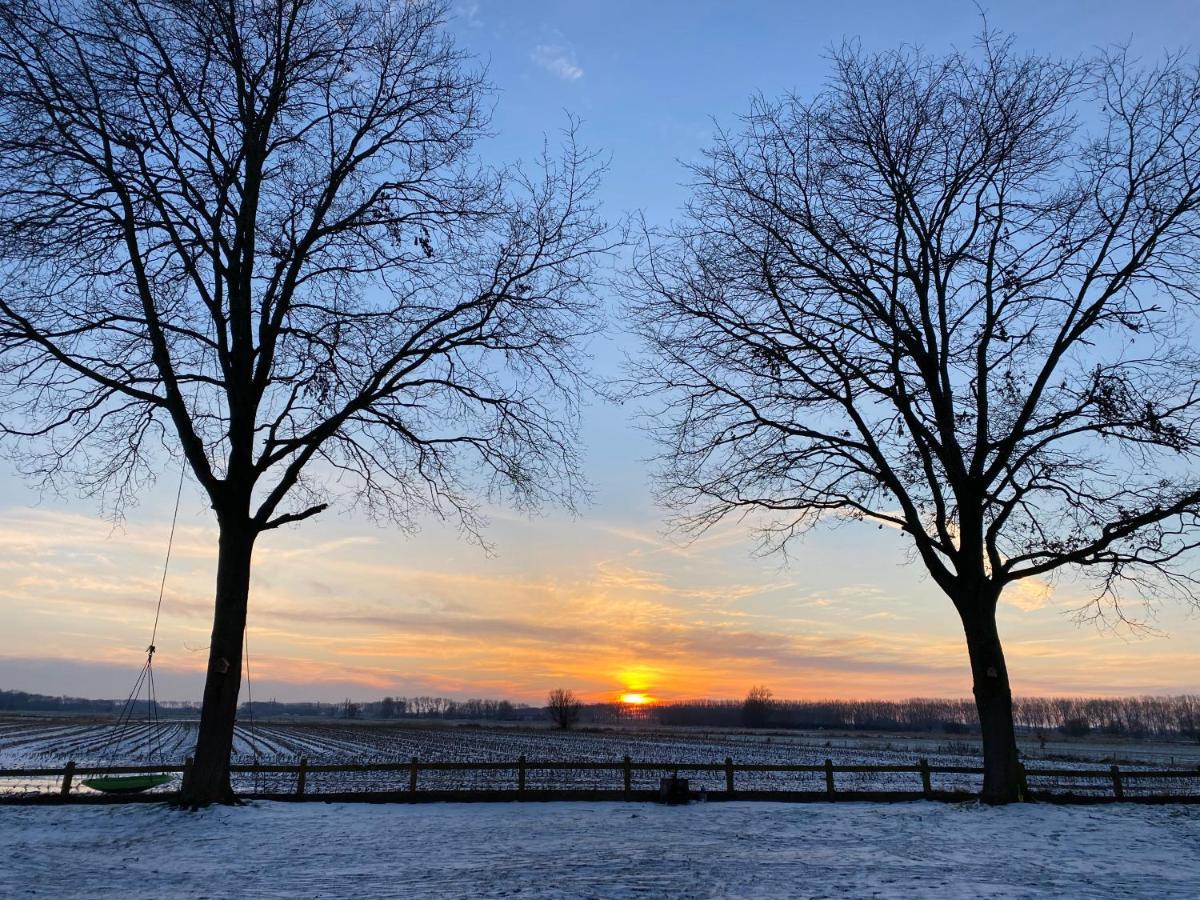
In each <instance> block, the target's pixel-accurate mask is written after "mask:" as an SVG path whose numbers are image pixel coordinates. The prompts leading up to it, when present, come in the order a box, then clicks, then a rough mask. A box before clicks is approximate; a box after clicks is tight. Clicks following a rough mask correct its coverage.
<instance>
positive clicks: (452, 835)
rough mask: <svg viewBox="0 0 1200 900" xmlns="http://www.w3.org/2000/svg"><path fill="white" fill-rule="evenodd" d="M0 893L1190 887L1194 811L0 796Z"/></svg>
mask: <svg viewBox="0 0 1200 900" xmlns="http://www.w3.org/2000/svg"><path fill="white" fill-rule="evenodd" d="M0 846H2V847H4V851H5V856H6V859H5V861H4V865H2V866H0V896H4V897H12V896H25V895H30V894H38V895H46V896H53V897H67V896H69V897H74V896H86V897H108V896H120V897H206V896H208V897H229V896H239V897H296V896H304V897H310V896H320V897H326V896H328V897H399V896H402V897H432V896H437V897H443V896H452V897H509V896H514V895H519V896H522V897H526V896H530V897H538V896H552V897H633V896H639V897H642V896H651V897H658V896H666V897H832V896H836V897H842V896H849V897H876V896H882V897H892V896H898V897H939V898H940V897H1043V896H1046V897H1050V896H1057V897H1155V898H1164V897H1187V898H1195V897H1197V895H1198V893H1200V887H1198V886H1200V807H1196V806H1192V807H1187V806H1158V807H1146V806H1132V805H1111V806H1101V807H1060V806H1045V805H1026V806H1019V807H1018V806H1014V807H1008V808H1004V809H988V808H984V807H980V806H978V805H975V804H960V805H940V804H933V803H911V804H897V805H868V804H836V805H834V804H799V805H792V804H776V803H729V804H723V803H708V804H692V805H690V806H687V807H661V806H655V805H650V804H622V803H553V804H494V805H492V804H430V805H418V806H403V805H390V806H389V805H379V806H373V805H366V804H316V803H308V804H284V803H255V804H252V805H249V806H246V807H241V808H219V809H210V810H205V811H202V812H198V813H184V812H178V811H173V810H170V809H167V808H164V807H159V806H157V805H149V804H129V805H124V806H106V807H0Z"/></svg>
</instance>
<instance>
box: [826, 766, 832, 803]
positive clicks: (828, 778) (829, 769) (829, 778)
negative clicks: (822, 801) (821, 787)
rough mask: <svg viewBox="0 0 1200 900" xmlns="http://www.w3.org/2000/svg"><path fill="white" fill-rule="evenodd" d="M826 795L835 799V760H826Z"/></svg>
mask: <svg viewBox="0 0 1200 900" xmlns="http://www.w3.org/2000/svg"><path fill="white" fill-rule="evenodd" d="M825 795H826V796H827V797H829V799H830V800H832V799H833V760H832V759H827V760H825Z"/></svg>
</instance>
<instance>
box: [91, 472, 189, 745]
mask: <svg viewBox="0 0 1200 900" xmlns="http://www.w3.org/2000/svg"><path fill="white" fill-rule="evenodd" d="M186 473H187V460H186V459H185V460H184V461H183V464H182V465H181V466H180V468H179V485H178V486H177V487H176V489H175V510H174V512H173V513H172V514H171V532H170V535H169V536H168V537H167V553H166V557H165V558H164V559H163V571H162V579H161V580H160V582H159V585H158V602H157V604H156V605H155V608H154V626H153V628H152V629H151V631H150V645H149V646H148V647H147V648H146V661H145V662H144V663H143V664H142V669H141V671H140V672H138V676H137V678H136V679H135V680H134V683H133V689H132V690H131V691H130V692H129V696H128V697H126V698H125V702H124V703H123V704H122V705H121V711H120V713H118V714H117V721H116V722H115V723H114V724H113V729H112V732H111V733H110V734H109V736H108V740H107V741H105V742H104V744H103V745H101V747H100V753H99V756H100V759H101V761H102V762H103V763H105V764H108V763H110V762H111V761H112V759H113V757H114V756H115V755H116V754H117V753H119V752H120V751H121V745H122V744H123V743H124V737H125V736H126V734H127V733H130V732H131V729H132V728H133V715H134V712H135V710H136V709H137V702H138V700H139V699H140V697H141V695H142V690H143V688H144V689H145V690H146V725H145V728H146V762H147V763H153V762H154V758H155V756H157V757H158V764H159V766H164V765H166V759H165V757H164V756H163V752H162V737H161V734H160V731H161V727H160V722H159V717H158V699H157V693H156V691H155V686H154V651H155V646H154V642H155V640H156V639H157V638H158V620H159V618H160V616H161V615H162V605H163V597H164V595H165V594H166V588H167V573H168V571H169V570H170V566H171V551H172V549H173V548H174V546H175V527H176V524H177V523H178V521H179V506H180V502H181V500H182V497H183V482H184V477H185V475H186Z"/></svg>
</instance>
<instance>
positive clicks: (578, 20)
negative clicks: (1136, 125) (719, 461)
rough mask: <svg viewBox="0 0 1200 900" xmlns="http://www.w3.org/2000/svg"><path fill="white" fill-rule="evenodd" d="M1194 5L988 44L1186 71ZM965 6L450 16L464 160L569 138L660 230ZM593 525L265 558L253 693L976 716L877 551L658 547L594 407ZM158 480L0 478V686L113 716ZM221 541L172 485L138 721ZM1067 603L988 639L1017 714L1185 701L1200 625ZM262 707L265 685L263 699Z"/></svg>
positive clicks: (898, 546) (139, 617)
mask: <svg viewBox="0 0 1200 900" xmlns="http://www.w3.org/2000/svg"><path fill="white" fill-rule="evenodd" d="M1195 13H1196V7H1195V5H1194V4H1189V3H1182V2H1161V3H1155V4H1151V5H1148V6H1143V7H1136V6H1135V5H1133V4H1119V3H1102V2H1092V3H1083V2H1073V3H1066V2H1039V3H1024V2H1022V3H1006V4H996V5H993V6H990V7H988V15H989V21H990V23H991V25H992V26H993V27H995V28H998V29H1001V30H1005V31H1010V32H1012V33H1014V34H1015V35H1016V37H1017V40H1018V45H1019V46H1020V47H1021V48H1023V49H1029V50H1035V51H1039V52H1046V53H1053V54H1063V55H1075V54H1078V53H1086V52H1088V51H1089V50H1090V49H1092V48H1093V47H1096V46H1098V45H1106V44H1111V43H1114V42H1123V41H1127V40H1130V41H1132V45H1133V48H1134V50H1135V52H1138V53H1141V54H1142V55H1144V56H1153V55H1155V54H1157V53H1159V52H1161V50H1162V49H1163V48H1164V47H1171V48H1174V47H1178V46H1181V45H1191V46H1193V47H1200V33H1198V32H1200V26H1198V25H1197V17H1196V14H1195ZM979 25H980V18H979V11H978V9H977V8H976V7H975V6H974V5H973V4H970V3H965V2H955V3H952V2H923V3H875V2H872V3H844V4H828V3H820V4H818V3H803V2H795V3H765V2H744V3H732V2H728V3H720V2H692V3H684V2H641V3H631V2H603V3H601V2H594V3H584V2H557V3H553V2H500V0H492V2H487V0H481V2H465V3H460V4H458V5H457V6H456V7H455V18H454V20H453V21H452V23H451V27H452V28H453V30H454V32H455V34H456V37H457V39H458V40H459V42H460V44H461V45H462V46H463V47H464V48H465V49H467V50H468V51H470V52H472V53H475V54H477V55H478V56H479V57H481V58H482V59H484V60H485V61H486V62H487V64H488V66H489V70H490V77H491V80H492V81H493V83H494V84H495V85H496V87H497V94H496V103H497V106H496V111H495V116H494V119H493V127H494V130H495V132H496V135H495V137H494V139H492V140H490V141H489V142H488V143H487V144H486V146H485V147H483V148H481V149H482V151H483V154H484V157H485V159H487V160H489V161H493V162H497V163H499V162H503V161H509V160H514V159H520V158H525V159H528V158H530V157H532V156H533V155H535V154H536V153H537V151H538V150H539V149H540V146H541V143H542V140H543V136H544V135H546V134H547V133H549V134H550V135H551V137H553V134H554V132H555V131H556V130H557V129H559V128H561V127H562V126H563V125H565V124H566V122H567V117H568V115H575V116H577V117H578V118H579V119H581V120H582V123H583V124H582V130H581V138H582V140H583V142H584V143H586V144H588V145H589V146H591V147H593V148H595V149H598V150H601V151H603V152H604V153H606V154H607V155H608V157H609V158H610V169H609V173H608V176H607V178H606V179H605V183H604V188H603V193H602V200H603V203H604V211H605V215H606V217H607V218H608V219H609V220H610V221H613V222H617V221H619V220H620V219H621V218H622V217H623V216H624V215H626V214H629V213H633V212H635V211H639V210H640V211H642V212H643V213H644V215H645V216H646V218H647V219H648V220H649V222H650V223H652V224H655V223H665V222H666V221H668V220H669V219H670V218H671V217H672V216H673V215H675V214H676V212H677V211H678V209H679V208H680V206H681V204H682V203H683V202H684V201H685V199H686V196H687V189H686V186H685V185H684V182H685V181H686V177H687V176H686V173H685V171H684V170H683V169H682V168H681V166H680V161H681V160H689V159H695V158H696V157H697V155H698V153H699V151H700V149H701V148H702V147H703V146H704V145H705V143H706V142H707V141H708V139H709V136H710V135H711V133H712V130H713V121H714V119H715V120H716V121H717V122H720V123H726V124H729V123H732V122H733V121H734V119H735V117H736V115H737V114H738V113H739V112H740V111H742V110H744V109H746V107H747V103H748V98H749V97H750V96H751V95H752V94H753V93H755V92H757V91H761V92H762V93H764V94H765V95H768V96H775V95H779V94H780V93H783V92H786V91H794V92H796V93H798V94H801V95H811V94H812V93H813V92H815V91H817V90H819V89H820V87H821V84H822V82H823V79H824V78H825V76H826V74H827V71H828V69H827V65H826V62H825V59H824V54H825V51H826V50H827V49H828V48H829V47H831V46H833V45H836V44H838V43H840V42H841V41H842V40H843V39H847V38H858V39H861V41H862V43H863V45H864V46H865V47H867V48H869V49H882V48H886V47H892V46H896V45H897V44H899V43H903V42H907V43H916V44H921V45H923V46H925V47H926V48H928V49H929V50H931V51H934V52H940V51H944V50H947V49H950V48H952V47H969V46H970V45H971V44H972V42H973V39H974V35H975V34H976V32H977V31H978V28H979ZM595 349H596V354H597V360H596V368H597V371H598V372H599V373H600V375H601V377H615V376H616V374H617V368H618V367H617V361H618V360H619V358H620V355H621V353H622V351H624V350H626V349H629V342H628V340H627V339H626V338H625V337H624V336H623V335H622V333H621V331H620V326H619V323H614V325H613V327H612V329H611V330H610V333H609V334H608V335H606V336H605V337H604V338H602V339H601V340H600V341H598V343H597V345H596V348H595ZM584 437H585V441H586V444H587V457H586V458H587V464H586V465H587V469H586V470H587V475H588V477H589V478H590V480H591V482H592V484H593V486H594V488H595V502H594V503H593V505H592V506H591V507H589V508H587V509H585V510H584V511H583V515H582V516H581V517H580V518H579V519H574V520H573V519H571V518H570V517H568V516H566V515H564V514H561V513H556V512H551V513H550V514H548V515H547V516H546V517H544V518H540V519H536V520H532V521H530V520H526V519H522V518H519V517H513V516H509V515H507V514H505V513H504V512H503V511H497V512H496V515H495V516H494V521H493V527H492V529H491V531H490V533H489V536H490V538H491V539H492V540H493V541H494V542H495V544H496V550H497V553H496V555H495V556H494V557H488V556H485V555H484V554H482V553H481V552H480V551H479V550H478V549H477V548H474V547H471V546H466V545H463V544H461V543H458V542H457V541H456V540H455V536H454V534H453V531H452V530H450V529H447V528H445V527H444V526H442V525H440V524H439V523H437V522H429V523H427V527H426V528H425V529H424V530H423V531H422V533H421V534H420V535H418V536H416V537H414V538H406V537H404V536H402V535H399V534H397V533H394V532H390V531H387V530H381V529H378V528H376V527H375V526H373V525H371V524H370V523H368V522H366V521H365V520H364V519H362V518H361V517H357V516H355V515H353V514H347V513H344V512H340V513H337V512H335V513H331V514H327V515H326V516H324V517H322V518H320V519H318V520H315V521H313V522H311V523H306V524H305V525H304V526H303V527H301V528H297V529H294V530H290V531H286V532H284V533H281V534H277V535H276V534H272V535H270V536H269V537H268V538H267V539H266V540H264V541H263V542H262V544H260V551H259V555H258V568H257V572H256V576H255V582H254V587H253V591H252V597H251V614H250V628H251V631H250V646H251V653H252V659H253V660H254V664H255V667H256V668H255V677H256V695H259V694H260V693H261V694H262V695H263V696H268V695H272V694H273V695H275V696H279V697H315V698H321V699H337V698H339V697H341V696H345V695H347V694H350V695H354V696H359V697H373V696H379V695H382V694H385V693H394V694H418V693H444V694H451V695H455V696H499V695H505V696H510V697H514V698H517V699H524V700H530V701H536V700H538V699H539V698H540V697H542V696H544V694H545V691H546V690H547V689H548V688H550V687H555V686H560V685H561V686H566V687H574V688H576V689H577V690H580V691H582V692H583V693H585V694H586V695H587V696H589V697H594V698H604V697H611V696H615V694H616V693H617V692H620V691H621V690H627V689H630V690H647V691H649V692H651V693H652V694H655V695H656V696H664V697H677V696H694V695H699V694H703V695H708V696H741V695H742V694H744V693H745V691H746V689H747V688H748V687H749V686H750V685H751V684H754V683H767V684H769V685H770V686H772V687H773V688H774V689H775V692H776V694H777V695H779V696H797V697H800V696H805V697H815V696H831V695H842V696H858V697H866V696H891V697H897V696H908V695H917V694H924V695H935V694H936V695H943V696H966V695H969V692H970V685H969V678H968V671H967V667H966V660H965V648H964V647H963V644H962V639H961V634H960V631H959V626H958V624H957V621H956V619H955V617H954V614H953V611H952V610H951V607H950V605H949V603H948V601H946V600H945V599H944V598H943V597H941V596H939V594H938V592H937V590H936V588H935V587H934V586H933V585H932V584H931V583H930V582H929V581H928V580H927V579H925V578H924V577H923V576H922V573H921V571H920V569H919V567H917V566H913V565H907V564H906V555H905V553H904V544H903V542H902V540H901V538H900V536H899V535H897V534H895V533H893V532H890V531H888V532H879V531H877V530H875V529H874V528H871V527H869V526H867V527H857V526H844V527H842V528H839V529H836V530H832V531H822V532H819V533H817V534H814V535H812V536H810V537H809V538H807V539H806V540H805V541H804V542H803V543H802V544H800V545H798V546H797V548H796V550H795V553H794V555H793V557H792V559H791V561H790V563H789V564H787V565H784V564H783V562H782V561H781V560H779V559H761V558H756V557H754V556H753V555H752V550H753V542H752V540H751V537H750V536H749V535H748V534H746V533H745V532H744V531H742V530H740V529H739V528H737V527H735V526H730V527H727V528H722V529H719V530H718V531H717V532H716V533H714V534H713V535H711V536H709V537H708V538H706V539H705V540H704V541H702V542H701V543H700V544H698V545H697V546H694V547H691V548H683V547H679V546H677V545H675V544H674V543H672V542H671V541H670V540H669V539H666V538H664V537H663V536H662V535H661V515H660V512H659V511H658V510H657V509H655V508H654V506H653V504H652V503H651V500H650V492H649V483H648V475H647V467H646V465H645V463H644V462H643V459H644V458H645V457H646V456H647V455H648V454H649V453H650V452H651V447H650V446H649V444H648V443H647V441H646V440H645V438H644V437H643V436H642V435H641V434H640V433H639V432H638V431H637V430H636V429H635V428H634V427H633V426H632V424H631V423H630V420H629V410H628V409H626V408H622V407H615V406H609V405H606V404H603V403H600V402H596V403H594V404H593V405H592V406H591V407H590V408H589V409H588V411H587V418H586V422H585V433H584ZM173 486H174V476H173V475H171V476H169V477H164V479H163V480H162V484H161V485H160V486H159V488H158V489H156V490H155V491H152V492H150V493H148V494H147V496H146V497H145V498H144V501H143V502H142V503H141V504H140V505H139V506H138V507H137V508H136V509H134V510H132V511H131V513H130V515H129V518H128V521H127V522H126V523H125V524H124V526H123V527H121V528H118V529H115V530H114V529H113V528H111V527H110V526H109V525H108V524H106V523H105V522H104V521H103V520H101V519H100V518H99V517H98V516H97V514H96V510H95V508H94V506H93V505H92V504H91V503H89V502H87V501H80V500H75V499H72V498H58V497H47V498H44V499H43V500H41V501H39V498H38V496H37V495H36V494H35V493H34V492H33V491H32V490H30V489H29V488H28V487H27V486H26V485H24V484H23V483H22V482H20V481H19V480H18V479H17V478H15V476H13V475H12V474H11V470H8V469H5V470H4V472H3V474H2V475H0V490H2V491H3V502H2V503H0V687H11V688H22V689H27V690H42V691H47V692H51V693H58V692H66V693H73V694H84V695H91V696H98V695H116V694H119V693H122V691H123V690H124V689H125V687H126V686H127V684H128V683H129V681H130V679H131V678H132V675H133V674H134V673H135V672H136V669H137V666H138V664H139V662H138V658H139V656H140V654H141V652H142V648H143V647H144V643H145V635H144V632H148V630H149V624H150V621H151V619H152V616H153V601H154V595H155V593H156V588H157V578H158V574H159V573H158V571H157V567H158V566H159V565H160V560H161V553H162V550H163V545H164V543H165V540H166V534H167V529H168V526H169V518H170V509H169V501H170V500H171V499H173V490H171V489H172V488H173ZM214 550H215V532H214V530H213V523H212V521H211V516H210V513H209V511H208V510H207V509H206V506H205V504H204V503H203V501H202V499H201V498H200V497H199V495H198V494H197V493H196V492H195V491H194V490H193V489H192V488H191V486H190V485H189V487H188V489H187V490H185V493H184V507H183V510H182V512H181V543H180V546H179V547H178V548H177V554H176V557H175V562H174V565H173V569H172V573H171V580H170V582H169V585H168V593H167V604H166V609H165V611H164V619H163V624H162V626H161V627H160V640H159V646H160V653H159V657H158V665H159V668H160V673H161V674H160V676H159V684H160V694H161V695H162V696H170V697H179V698H187V697H195V696H198V694H199V690H200V670H201V667H202V657H203V653H202V652H201V651H202V648H203V647H204V646H205V644H206V643H207V639H206V634H207V630H208V627H209V621H210V619H209V616H210V610H211V581H212V570H213V553H214ZM1082 599H1083V598H1082V596H1081V595H1080V594H1079V593H1078V592H1077V591H1076V590H1075V589H1074V588H1073V586H1072V585H1070V584H1069V583H1060V584H1058V585H1054V586H1048V587H1043V586H1039V585H1034V586H1029V587H1028V588H1027V589H1025V590H1023V591H1021V592H1018V593H1016V594H1014V595H1013V596H1011V597H1010V598H1009V599H1008V600H1007V601H1006V602H1005V605H1004V608H1003V610H1002V613H1001V627H1002V631H1003V634H1004V637H1005V639H1006V641H1007V645H1008V650H1009V656H1010V668H1011V672H1012V676H1013V682H1014V688H1015V690H1016V691H1017V692H1018V693H1021V692H1025V693H1041V694H1045V693H1091V694H1106V693H1107V694H1113V693H1141V692H1146V693H1163V692H1178V691H1184V690H1191V691H1194V690H1195V689H1196V687H1197V685H1198V684H1200V653H1198V652H1197V647H1200V620H1198V619H1197V618H1196V617H1195V616H1194V615H1188V614H1186V613H1185V611H1183V610H1181V609H1178V608H1165V609H1163V610H1162V611H1161V612H1160V614H1159V617H1158V619H1157V620H1156V625H1157V626H1158V628H1159V630H1160V632H1161V635H1160V636H1154V637H1136V636H1131V635H1127V634H1112V633H1108V632H1104V631H1099V630H1097V629H1095V628H1092V627H1090V626H1085V627H1079V626H1076V625H1075V624H1074V623H1073V621H1072V619H1071V616H1070V610H1071V608H1072V607H1074V606H1076V605H1078V603H1079V602H1081V601H1082ZM259 680H260V681H261V687H260V686H259Z"/></svg>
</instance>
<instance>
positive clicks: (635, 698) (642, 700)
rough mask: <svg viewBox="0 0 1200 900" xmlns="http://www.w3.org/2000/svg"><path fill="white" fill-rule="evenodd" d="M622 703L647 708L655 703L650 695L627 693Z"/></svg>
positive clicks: (622, 698) (623, 696)
mask: <svg viewBox="0 0 1200 900" xmlns="http://www.w3.org/2000/svg"><path fill="white" fill-rule="evenodd" d="M621 702H622V703H628V704H629V705H630V706H645V705H647V704H649V703H653V702H654V698H653V697H651V696H650V695H649V694H640V693H634V692H631V693H625V694H622V695H621Z"/></svg>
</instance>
